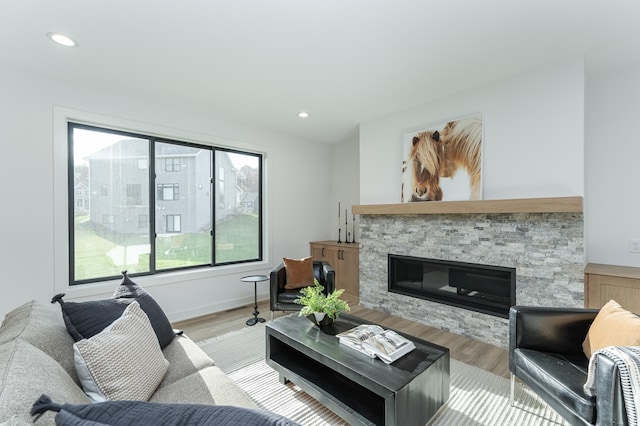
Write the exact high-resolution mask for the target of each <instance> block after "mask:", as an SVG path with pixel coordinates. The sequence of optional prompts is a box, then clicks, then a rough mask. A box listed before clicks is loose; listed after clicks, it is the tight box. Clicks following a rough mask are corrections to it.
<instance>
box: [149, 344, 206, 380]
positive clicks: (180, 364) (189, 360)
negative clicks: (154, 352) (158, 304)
mask: <svg viewBox="0 0 640 426" xmlns="http://www.w3.org/2000/svg"><path fill="white" fill-rule="evenodd" d="M162 353H163V355H164V357H165V358H166V359H167V361H169V366H170V367H169V371H167V375H166V376H164V379H163V380H162V383H160V387H161V388H162V387H164V386H167V385H170V384H171V383H173V382H175V381H177V380H179V379H181V378H183V377H187V376H189V375H191V374H193V373H197V372H198V371H200V370H202V369H204V368H206V367H211V366H212V365H214V363H213V360H212V359H211V358H209V357H208V356H207V354H206V353H204V351H203V350H202V349H200V347H199V346H198V345H196V344H195V343H194V341H193V340H191V339H189V338H188V337H187V336H185V335H182V336H176V338H175V339H173V342H171V344H170V345H169V346H167V347H166V348H164V349H163V350H162Z"/></svg>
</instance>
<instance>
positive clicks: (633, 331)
mask: <svg viewBox="0 0 640 426" xmlns="http://www.w3.org/2000/svg"><path fill="white" fill-rule="evenodd" d="M607 346H640V317H639V316H637V315H636V314H634V313H633V312H629V311H627V310H626V309H624V308H623V307H622V306H620V304H619V303H618V302H616V301H615V300H610V301H609V302H607V303H606V304H605V305H604V306H603V307H602V308H601V309H600V312H598V315H596V318H595V319H594V320H593V323H592V324H591V327H589V332H588V333H587V337H586V338H585V339H584V342H583V343H582V349H583V350H584V354H585V355H586V356H587V358H591V354H593V352H595V351H596V350H598V349H602V348H605V347H607Z"/></svg>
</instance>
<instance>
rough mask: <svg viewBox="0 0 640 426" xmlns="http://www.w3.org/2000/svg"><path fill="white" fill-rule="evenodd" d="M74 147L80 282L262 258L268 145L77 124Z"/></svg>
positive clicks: (73, 228) (73, 249)
mask: <svg viewBox="0 0 640 426" xmlns="http://www.w3.org/2000/svg"><path fill="white" fill-rule="evenodd" d="M69 149H70V152H71V153H72V155H71V156H70V162H69V198H70V200H69V208H70V214H69V216H70V217H69V224H70V227H69V228H70V264H71V265H70V266H71V268H70V270H71V283H72V284H82V283H86V282H94V281H100V280H105V279H113V278H115V277H118V276H119V275H120V272H121V271H122V270H127V271H129V273H131V274H153V273H157V272H162V271H167V270H174V269H182V268H190V267H202V266H216V265H221V264H230V263H240V262H250V261H257V260H262V226H261V223H262V219H261V218H262V202H261V196H262V172H261V170H262V156H261V155H260V154H254V153H249V152H241V151H236V150H229V149H225V148H216V147H211V146H206V145H198V144H193V143H186V142H181V141H174V140H167V139H165V138H162V139H160V138H156V137H153V136H147V135H142V134H135V133H129V132H120V131H116V130H110V129H103V128H99V127H93V126H87V125H82V124H76V123H69ZM214 171H215V173H214Z"/></svg>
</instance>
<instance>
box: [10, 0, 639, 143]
mask: <svg viewBox="0 0 640 426" xmlns="http://www.w3.org/2000/svg"><path fill="white" fill-rule="evenodd" d="M51 31H58V32H63V33H66V34H67V35H69V36H71V37H73V38H75V39H76V40H77V41H78V42H79V47H76V48H65V47H61V46H57V45H55V44H53V43H52V42H51V41H50V40H49V39H48V38H46V36H45V34H46V33H47V32H51ZM0 36H1V37H0V53H1V54H0V64H2V65H3V66H7V67H11V68H17V69H19V70H23V71H27V72H32V73H36V74H39V75H43V76H47V77H51V78H55V79H60V80H64V81H67V82H71V83H74V84H77V85H80V86H85V87H89V88H92V89H98V90H102V91H107V92H111V93H116V94H122V95H125V96H128V97H132V98H138V99H142V100H146V101H151V102H157V103H165V104H172V105H174V106H177V107H178V108H182V109H186V110H193V109H196V110H198V111H201V112H202V113H204V114H210V115H212V116H216V117H220V118H224V119H227V120H232V121H236V122H240V123H243V124H245V125H253V126H257V127H260V128H265V129H270V130H273V131H277V132H282V133H285V134H289V135H292V136H296V137H302V138H305V139H308V140H312V141H318V142H325V143H335V142H341V141H343V140H345V139H346V138H349V137H353V135H354V132H356V131H357V126H358V123H361V122H365V121H368V120H371V119H374V118H377V117H380V116H382V115H385V114H388V113H391V112H395V111H399V110H403V109H406V108H410V107H412V106H415V105H419V104H424V103H427V102H429V101H432V100H435V99H438V98H442V97H445V96H449V95H451V94H453V93H456V92H460V91H463V90H465V89H468V88H472V87H477V86H480V85H483V84H486V83H489V82H491V81H495V80H498V79H501V78H505V77H507V76H510V75H514V74H518V73H521V72H524V71H526V70H529V69H532V68H535V67H539V66H543V65H545V64H549V63H553V62H556V61H560V60H563V59H567V58H576V57H577V58H582V57H584V58H585V64H586V69H587V72H588V75H592V74H594V73H602V72H606V71H608V70H611V69H615V68H618V67H621V66H624V65H628V64H632V63H637V62H640V1H638V0H608V1H604V0H536V1H533V0H529V1H526V0H483V1H477V0H261V1H260V0H224V1H221V0H173V1H167V0H133V1H132V0H109V1H101V0H55V1H54V0H3V1H2V3H1V4H0ZM301 110H305V111H308V112H309V113H310V114H311V116H310V117H309V118H307V119H300V118H298V117H297V113H298V112H299V111H301Z"/></svg>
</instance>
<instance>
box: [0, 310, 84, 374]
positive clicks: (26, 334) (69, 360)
mask: <svg viewBox="0 0 640 426" xmlns="http://www.w3.org/2000/svg"><path fill="white" fill-rule="evenodd" d="M13 339H21V340H24V341H25V342H28V343H30V344H31V345H33V346H35V347H36V348H38V349H40V350H41V351H43V352H44V353H46V354H47V355H49V356H50V357H51V358H53V359H54V360H55V361H57V362H58V363H59V364H60V365H61V366H62V367H63V368H64V369H65V370H66V371H67V373H69V375H70V376H71V378H73V379H74V380H76V381H77V376H76V368H75V366H74V363H73V339H72V338H71V336H69V333H67V329H66V328H65V325H64V322H63V320H62V317H61V316H60V310H59V309H57V308H56V307H55V306H51V305H49V304H47V305H45V304H42V303H40V302H37V301H35V300H32V301H31V302H28V303H25V304H24V305H22V306H19V307H17V308H16V309H14V310H12V311H11V312H9V313H8V314H7V315H6V316H5V318H4V321H3V323H2V327H0V345H1V344H4V343H7V342H9V341H11V340H13ZM78 383H79V382H78Z"/></svg>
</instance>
